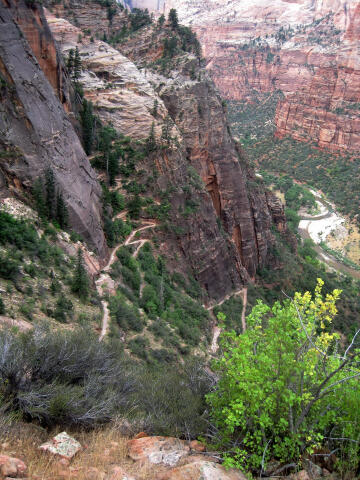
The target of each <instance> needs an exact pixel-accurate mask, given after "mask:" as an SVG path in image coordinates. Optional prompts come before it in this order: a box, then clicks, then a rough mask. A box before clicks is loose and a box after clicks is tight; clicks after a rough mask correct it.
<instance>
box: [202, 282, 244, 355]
mask: <svg viewBox="0 0 360 480" xmlns="http://www.w3.org/2000/svg"><path fill="white" fill-rule="evenodd" d="M241 294H242V300H243V306H242V311H241V325H242V329H243V332H244V331H245V330H246V307H247V287H244V288H242V289H241V290H237V291H236V292H234V293H231V294H229V295H226V297H225V298H223V299H222V300H221V301H220V302H218V303H216V304H215V305H212V306H211V307H208V308H207V309H206V310H208V311H210V312H211V315H212V316H213V318H214V320H215V322H216V320H217V319H216V317H215V315H214V313H213V309H214V308H215V307H219V306H220V305H222V304H223V303H224V302H226V300H229V299H230V298H231V297H233V296H234V297H236V296H238V295H241ZM220 334H221V328H220V327H219V326H218V325H217V324H216V323H215V324H214V327H213V335H212V341H211V346H210V352H211V353H216V352H217V350H218V348H219V345H218V339H219V336H220Z"/></svg>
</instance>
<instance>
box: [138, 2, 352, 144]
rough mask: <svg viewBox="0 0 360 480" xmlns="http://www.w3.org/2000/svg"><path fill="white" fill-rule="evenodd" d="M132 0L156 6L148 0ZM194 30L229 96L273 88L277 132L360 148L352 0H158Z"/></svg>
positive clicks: (214, 74)
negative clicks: (279, 95) (276, 94)
mask: <svg viewBox="0 0 360 480" xmlns="http://www.w3.org/2000/svg"><path fill="white" fill-rule="evenodd" d="M152 3H153V5H152V7H151V5H150V4H151V2H148V1H145V0H143V1H142V0H139V1H137V4H136V6H141V5H144V6H145V5H146V6H147V7H150V8H153V9H157V6H155V3H156V2H152ZM170 8H176V9H177V11H178V14H179V17H180V19H181V21H182V22H184V23H185V24H189V25H191V26H192V27H193V28H194V29H195V30H196V31H197V33H198V35H199V38H200V41H201V43H202V46H203V52H204V55H205V57H206V59H207V68H208V70H209V72H210V74H211V76H212V78H213V80H214V81H215V83H216V85H217V86H218V88H219V90H220V92H221V94H222V95H223V96H224V97H225V98H227V99H231V100H243V99H247V98H251V92H252V90H253V89H255V90H257V91H260V92H269V91H275V90H281V91H282V92H283V93H284V95H285V99H284V100H283V101H282V102H280V103H279V105H278V109H277V115H276V125H277V135H278V136H281V137H282V136H285V135H291V136H293V137H294V138H295V139H297V140H302V141H309V140H310V141H314V142H317V143H318V144H319V146H321V147H326V148H329V149H331V150H337V151H338V150H340V151H341V150H343V151H344V150H347V151H358V150H359V149H360V121H359V102H360V64H359V58H360V56H359V28H360V27H359V18H360V15H359V12H360V10H359V9H360V4H359V2H358V1H351V2H348V1H344V0H342V1H327V2H310V1H307V0H302V1H296V2H287V1H282V0H278V1H275V2H274V1H271V2H270V1H267V2H263V1H257V2H251V3H250V2H242V1H239V0H232V1H229V2H224V1H218V0H217V1H215V0H201V1H197V2H189V1H186V0H182V1H180V2H178V1H176V2H175V1H171V0H170V1H165V2H164V3H163V4H162V5H161V7H160V11H163V10H164V11H165V12H168V11H169V9H170Z"/></svg>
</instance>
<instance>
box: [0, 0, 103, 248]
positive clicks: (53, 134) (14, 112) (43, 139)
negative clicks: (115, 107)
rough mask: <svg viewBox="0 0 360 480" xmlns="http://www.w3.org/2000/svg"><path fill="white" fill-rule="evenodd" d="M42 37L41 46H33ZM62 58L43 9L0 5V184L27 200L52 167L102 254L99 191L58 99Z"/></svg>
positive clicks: (79, 225)
mask: <svg viewBox="0 0 360 480" xmlns="http://www.w3.org/2000/svg"><path fill="white" fill-rule="evenodd" d="M19 18H20V20H19ZM17 19H18V20H19V23H18V21H17ZM38 22H40V24H42V25H43V26H44V29H43V30H41V28H40V27H39V29H37V27H36V25H37V24H38ZM22 29H24V31H26V35H25V37H26V38H29V39H30V43H32V44H33V45H34V50H32V49H31V47H30V44H29V43H28V41H27V40H26V38H25V37H24V34H23V33H22ZM44 32H45V33H44ZM37 42H39V45H38V47H35V46H36V45H37ZM44 49H45V50H44ZM44 52H45V53H44ZM35 54H38V55H39V59H37V58H36V57H35ZM43 54H44V55H45V56H44V57H43ZM59 62H60V60H59V57H58V54H57V51H56V47H55V45H54V43H53V41H52V35H51V33H50V31H49V30H48V29H47V28H46V20H45V18H44V17H43V16H42V13H41V9H40V10H38V9H37V8H36V7H34V8H33V9H30V8H28V7H27V6H26V5H25V4H24V3H22V2H17V3H16V4H15V3H10V2H5V3H4V2H2V3H0V75H1V90H0V95H1V98H0V100H1V101H0V150H1V162H0V176H2V177H3V178H4V185H3V189H7V190H8V191H11V192H13V193H15V194H16V195H18V196H20V197H22V198H24V197H26V196H27V195H28V194H29V192H30V190H31V187H32V185H33V182H34V180H35V179H36V178H38V177H39V176H41V175H43V174H44V171H45V170H46V168H48V167H51V169H52V170H53V172H54V176H55V181H56V184H57V188H58V190H59V191H61V192H62V194H63V197H64V201H65V203H66V205H67V207H68V211H69V217H70V223H71V226H72V227H73V228H74V229H75V230H76V231H77V232H78V233H80V234H81V235H82V236H83V237H84V239H85V240H87V241H88V242H89V243H90V244H91V246H92V247H93V248H95V249H96V250H97V252H98V253H99V254H100V256H102V257H104V256H105V255H106V245H105V238H104V234H103V231H102V226H101V202H100V195H101V189H100V186H99V184H98V182H97V180H96V176H95V172H94V171H93V169H92V168H91V166H90V164H89V161H88V159H87V157H86V155H85V153H84V151H83V148H82V146H81V144H80V141H79V139H78V137H77V135H76V133H75V131H74V129H73V127H72V125H71V123H70V120H69V118H68V116H67V115H66V113H65V110H64V108H63V104H62V103H61V101H60V100H59V98H58V96H57V94H59V96H60V98H62V94H61V93H60V91H63V88H62V79H61V75H62V73H61V67H60V63H59ZM41 64H43V66H44V67H43V68H44V70H42V69H41V68H40V65H41ZM45 74H48V75H49V79H48V78H47V77H46V75H45ZM50 82H51V83H50Z"/></svg>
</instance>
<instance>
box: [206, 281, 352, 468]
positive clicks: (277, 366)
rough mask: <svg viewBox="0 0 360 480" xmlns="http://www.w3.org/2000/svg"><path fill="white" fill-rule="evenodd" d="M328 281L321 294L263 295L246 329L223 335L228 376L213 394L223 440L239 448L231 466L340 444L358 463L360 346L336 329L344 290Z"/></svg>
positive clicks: (229, 457) (256, 464)
mask: <svg viewBox="0 0 360 480" xmlns="http://www.w3.org/2000/svg"><path fill="white" fill-rule="evenodd" d="M322 285H323V282H322V281H321V280H320V279H319V280H318V285H317V287H316V288H315V295H314V298H312V296H311V294H310V293H309V292H306V293H305V294H304V295H301V294H299V293H297V294H295V297H294V301H286V302H285V303H284V304H283V305H281V304H280V303H279V302H276V303H275V304H274V305H273V307H272V308H270V307H268V306H266V305H264V304H263V303H262V302H261V301H259V302H258V304H257V305H256V306H255V307H254V308H253V310H252V312H251V314H250V315H249V316H248V318H247V324H248V329H247V330H246V332H244V333H243V334H242V335H237V334H236V333H235V332H234V331H230V332H226V333H224V334H223V335H222V341H221V348H222V357H221V358H220V359H219V360H216V361H215V362H214V365H213V368H214V369H215V371H216V372H217V374H218V375H219V376H220V380H219V383H218V385H217V388H216V391H215V392H213V393H211V394H209V395H208V397H207V398H208V402H209V405H210V406H211V408H212V418H213V420H214V421H215V424H216V427H217V428H218V429H219V430H218V431H219V437H218V438H217V441H218V445H219V446H221V447H222V448H226V450H230V451H231V453H230V454H226V461H225V463H226V464H227V465H228V466H236V467H238V468H242V469H249V468H252V469H256V470H260V469H261V468H263V465H262V464H263V463H264V462H265V463H266V462H267V461H268V460H270V459H271V458H276V459H278V460H280V461H281V462H288V461H290V462H297V461H298V460H299V458H300V456H301V455H303V454H305V453H306V454H310V455H311V454H312V453H313V451H314V449H315V448H319V447H320V446H325V447H329V448H330V449H331V450H332V449H333V448H334V446H335V445H337V447H338V448H339V449H340V450H341V452H342V456H343V458H344V459H345V458H346V459H347V460H346V461H347V462H349V463H351V462H352V465H353V466H355V467H356V464H357V462H358V458H359V456H358V455H359V444H358V443H357V445H356V448H355V452H354V449H353V448H352V447H353V446H351V448H349V442H348V441H347V439H349V438H351V439H355V440H356V442H357V440H358V438H359V436H360V429H359V425H360V423H359V408H358V407H359V405H360V403H359V402H360V384H359V377H360V369H359V360H360V351H359V349H358V348H356V346H355V344H354V343H352V344H351V346H349V348H348V349H347V350H346V352H345V353H342V354H340V353H338V352H339V338H340V337H339V335H338V334H336V333H330V331H331V321H332V318H333V317H334V316H335V315H336V312H337V310H336V307H335V302H336V300H337V299H338V297H339V295H340V291H339V290H334V292H333V293H332V294H328V295H327V296H326V298H325V299H323V297H322V295H321V288H322ZM347 399H349V402H348V401H347ZM350 399H351V400H350ZM354 405H358V407H357V408H356V409H355V410H354ZM349 407H350V409H349ZM343 439H345V441H344V442H343V441H342V440H343ZM350 443H351V442H350ZM354 453H355V456H354ZM349 455H350V456H349Z"/></svg>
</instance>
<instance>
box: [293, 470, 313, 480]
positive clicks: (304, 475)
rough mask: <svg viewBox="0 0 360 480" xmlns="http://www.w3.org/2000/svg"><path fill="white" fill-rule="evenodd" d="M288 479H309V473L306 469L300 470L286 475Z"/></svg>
mask: <svg viewBox="0 0 360 480" xmlns="http://www.w3.org/2000/svg"><path fill="white" fill-rule="evenodd" d="M287 478H288V479H289V480H311V478H310V476H309V474H308V473H307V471H306V470H300V472H297V473H293V474H292V475H290V476H289V477H287Z"/></svg>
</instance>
